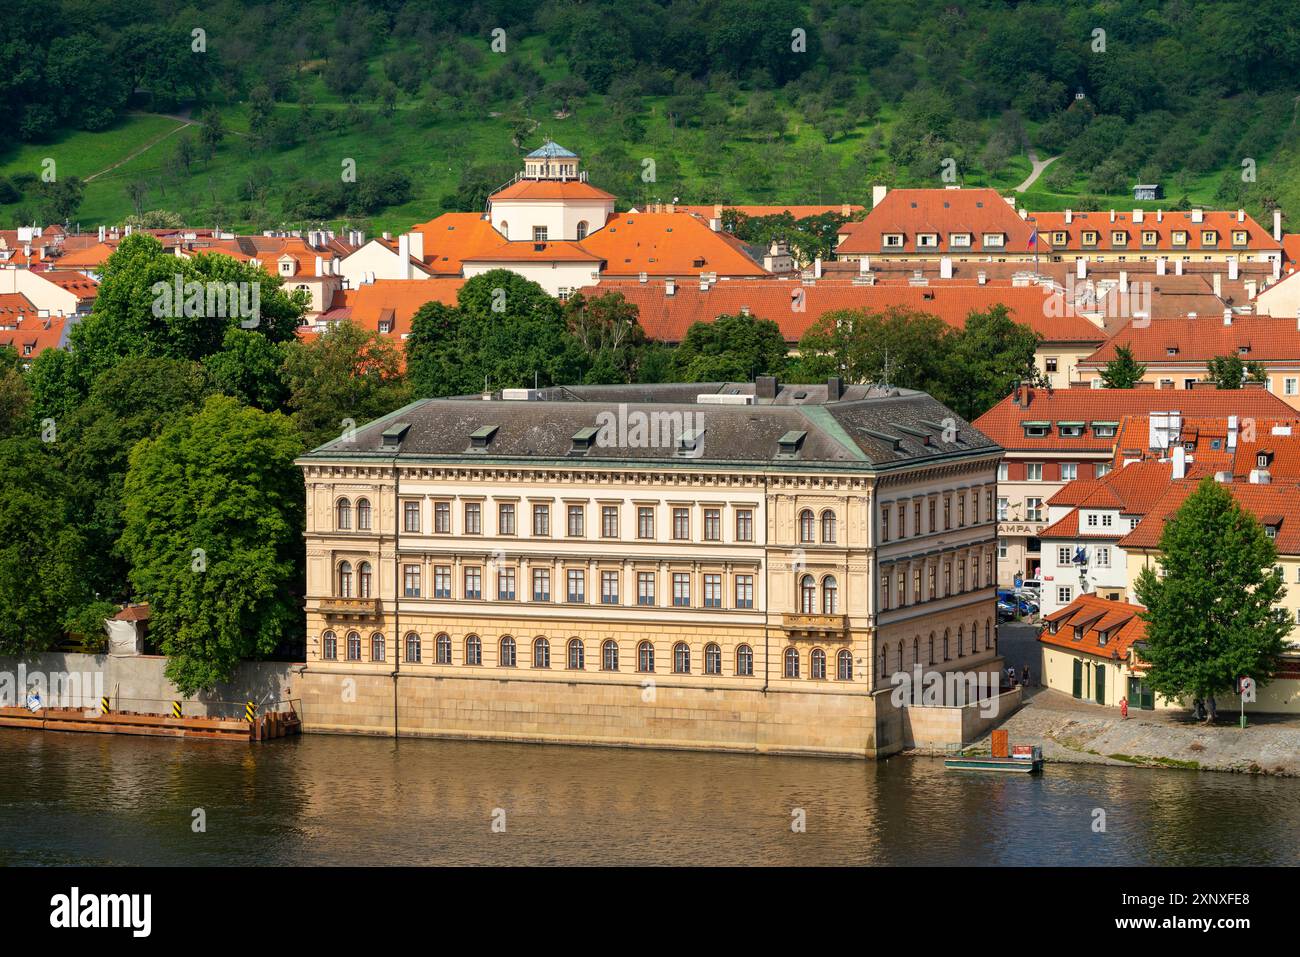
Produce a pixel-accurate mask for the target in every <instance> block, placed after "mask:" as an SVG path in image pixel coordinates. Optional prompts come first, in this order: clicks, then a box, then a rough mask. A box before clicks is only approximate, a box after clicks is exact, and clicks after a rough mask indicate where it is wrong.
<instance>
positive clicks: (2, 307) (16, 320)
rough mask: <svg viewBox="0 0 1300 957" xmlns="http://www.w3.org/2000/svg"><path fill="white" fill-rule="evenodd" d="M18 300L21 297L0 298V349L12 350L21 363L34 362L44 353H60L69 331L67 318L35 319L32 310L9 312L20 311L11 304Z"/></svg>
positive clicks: (37, 317)
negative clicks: (15, 352)
mask: <svg viewBox="0 0 1300 957" xmlns="http://www.w3.org/2000/svg"><path fill="white" fill-rule="evenodd" d="M17 299H22V300H23V301H26V300H25V298H24V297H23V296H21V295H18V296H14V295H4V296H0V346H12V347H13V348H14V349H15V350H17V352H18V355H19V357H20V358H22V359H34V358H36V357H37V356H38V355H40V354H41V353H42V352H44V351H45V350H46V349H60V348H62V347H63V346H64V345H66V342H67V335H68V333H69V332H70V331H71V328H70V326H69V325H68V323H69V322H71V319H70V318H69V317H67V316H47V317H42V316H37V315H36V310H35V309H31V308H30V307H31V303H27V307H28V309H29V311H27V312H21V311H15V312H10V311H8V309H9V308H10V307H12V308H14V309H16V310H21V309H22V308H23V307H22V306H21V305H17V304H15V303H13V301H14V300H17Z"/></svg>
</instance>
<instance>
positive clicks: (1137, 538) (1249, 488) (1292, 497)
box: [1119, 479, 1300, 555]
mask: <svg viewBox="0 0 1300 957" xmlns="http://www.w3.org/2000/svg"><path fill="white" fill-rule="evenodd" d="M1199 484H1200V480H1196V479H1183V480H1181V481H1178V482H1174V483H1173V484H1171V485H1170V487H1169V488H1168V489H1167V490H1166V491H1165V494H1164V495H1162V496H1161V497H1160V499H1159V501H1157V502H1156V503H1155V504H1154V505H1153V506H1152V507H1151V509H1150V510H1149V511H1148V513H1147V517H1146V520H1145V521H1143V522H1142V523H1141V524H1140V525H1138V527H1137V528H1135V529H1133V531H1131V532H1129V533H1128V534H1127V535H1125V536H1124V537H1123V538H1122V539H1120V542H1119V544H1120V547H1121V548H1127V549H1135V548H1151V549H1154V548H1158V547H1159V545H1160V536H1161V535H1162V533H1163V532H1164V528H1165V522H1167V521H1169V519H1170V518H1172V517H1173V515H1174V513H1175V512H1177V511H1178V509H1179V508H1180V507H1181V506H1182V504H1183V502H1185V501H1186V500H1187V497H1188V496H1189V495H1191V494H1192V492H1194V491H1196V487H1197V485H1199ZM1223 487H1224V488H1226V489H1227V490H1228V491H1229V492H1231V493H1232V497H1233V498H1235V499H1236V500H1237V503H1238V504H1239V505H1240V506H1241V507H1242V508H1243V509H1245V510H1246V511H1247V512H1250V513H1251V514H1252V515H1254V516H1255V518H1256V519H1259V520H1260V521H1264V520H1265V519H1268V520H1269V521H1273V522H1277V523H1278V527H1277V537H1276V539H1275V540H1274V545H1276V546H1277V551H1278V554H1279V555H1300V486H1297V485H1296V484H1294V483H1292V482H1279V483H1271V484H1267V485H1256V484H1251V483H1248V482H1229V483H1227V484H1225V485H1224V486H1223Z"/></svg>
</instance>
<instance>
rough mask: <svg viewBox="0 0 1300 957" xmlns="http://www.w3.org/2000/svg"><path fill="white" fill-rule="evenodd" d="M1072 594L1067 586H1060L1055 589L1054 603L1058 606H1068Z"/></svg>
mask: <svg viewBox="0 0 1300 957" xmlns="http://www.w3.org/2000/svg"><path fill="white" fill-rule="evenodd" d="M1073 594H1074V592H1073V590H1072V589H1071V588H1070V586H1069V585H1060V586H1058V587H1057V589H1056V601H1057V604H1060V605H1068V604H1069V603H1070V598H1071V596H1072V595H1073Z"/></svg>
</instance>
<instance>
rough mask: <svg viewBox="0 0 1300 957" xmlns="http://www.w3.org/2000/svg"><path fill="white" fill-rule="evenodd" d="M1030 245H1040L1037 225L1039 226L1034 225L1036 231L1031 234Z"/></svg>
mask: <svg viewBox="0 0 1300 957" xmlns="http://www.w3.org/2000/svg"><path fill="white" fill-rule="evenodd" d="M1029 245H1031V246H1035V247H1036V246H1037V245H1038V227H1037V226H1035V227H1034V231H1033V232H1032V233H1030V234H1029Z"/></svg>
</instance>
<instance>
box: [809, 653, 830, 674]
mask: <svg viewBox="0 0 1300 957" xmlns="http://www.w3.org/2000/svg"><path fill="white" fill-rule="evenodd" d="M808 672H809V674H810V675H811V676H812V679H813V680H814V681H824V680H826V652H824V651H822V650H821V649H820V648H814V649H813V650H812V654H811V655H810V656H809V658H808Z"/></svg>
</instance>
